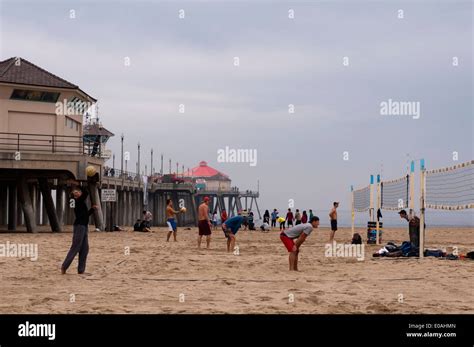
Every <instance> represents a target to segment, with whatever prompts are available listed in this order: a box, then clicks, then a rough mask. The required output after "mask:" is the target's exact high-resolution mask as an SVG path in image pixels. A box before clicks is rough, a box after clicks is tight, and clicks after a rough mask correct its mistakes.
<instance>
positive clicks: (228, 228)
mask: <svg viewBox="0 0 474 347" xmlns="http://www.w3.org/2000/svg"><path fill="white" fill-rule="evenodd" d="M243 222H244V217H242V216H240V215H239V216H235V217H232V218H229V219H228V220H226V221H225V222H224V223H222V231H223V232H224V234H225V237H226V238H227V252H231V251H233V250H234V247H235V234H237V231H239V229H240V227H241V226H242V223H243Z"/></svg>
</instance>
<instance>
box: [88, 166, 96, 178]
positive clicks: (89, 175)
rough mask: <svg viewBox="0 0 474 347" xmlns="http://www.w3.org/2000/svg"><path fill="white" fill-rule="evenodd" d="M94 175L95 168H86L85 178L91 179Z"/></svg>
mask: <svg viewBox="0 0 474 347" xmlns="http://www.w3.org/2000/svg"><path fill="white" fill-rule="evenodd" d="M96 173H97V170H96V169H95V167H93V166H92V165H90V166H88V167H87V168H86V174H87V177H92V176H94V175H95V174H96Z"/></svg>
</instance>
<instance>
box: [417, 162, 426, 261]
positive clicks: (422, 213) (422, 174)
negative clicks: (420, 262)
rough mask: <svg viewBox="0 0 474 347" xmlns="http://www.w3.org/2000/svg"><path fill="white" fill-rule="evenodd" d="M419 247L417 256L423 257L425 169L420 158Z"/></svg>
mask: <svg viewBox="0 0 474 347" xmlns="http://www.w3.org/2000/svg"><path fill="white" fill-rule="evenodd" d="M420 170H421V174H420V238H419V242H420V249H419V257H420V259H423V258H424V250H425V194H426V185H425V184H426V169H425V160H424V159H421V161H420Z"/></svg>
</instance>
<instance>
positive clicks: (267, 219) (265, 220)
mask: <svg viewBox="0 0 474 347" xmlns="http://www.w3.org/2000/svg"><path fill="white" fill-rule="evenodd" d="M263 223H267V224H270V212H268V210H265V213H264V214H263Z"/></svg>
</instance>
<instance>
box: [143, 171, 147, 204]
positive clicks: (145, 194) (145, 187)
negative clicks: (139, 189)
mask: <svg viewBox="0 0 474 347" xmlns="http://www.w3.org/2000/svg"><path fill="white" fill-rule="evenodd" d="M142 181H143V206H146V205H148V176H142Z"/></svg>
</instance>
